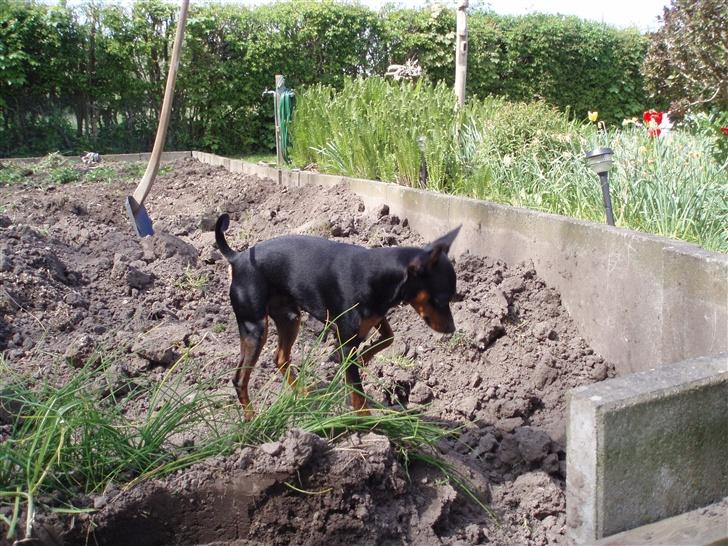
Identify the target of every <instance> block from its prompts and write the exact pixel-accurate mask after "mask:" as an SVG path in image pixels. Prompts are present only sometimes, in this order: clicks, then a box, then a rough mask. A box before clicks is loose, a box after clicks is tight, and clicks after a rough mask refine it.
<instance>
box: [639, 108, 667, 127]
mask: <svg viewBox="0 0 728 546" xmlns="http://www.w3.org/2000/svg"><path fill="white" fill-rule="evenodd" d="M642 121H644V122H645V123H649V124H651V122H654V123H655V125H659V124H660V123H662V112H658V111H657V110H647V112H645V113H644V114H643V115H642Z"/></svg>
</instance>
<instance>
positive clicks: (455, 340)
mask: <svg viewBox="0 0 728 546" xmlns="http://www.w3.org/2000/svg"><path fill="white" fill-rule="evenodd" d="M444 343H446V346H447V350H448V351H450V352H452V351H455V350H457V349H465V348H466V347H467V346H468V340H467V336H466V334H465V332H464V331H462V330H456V331H455V333H454V334H453V335H452V336H450V339H448V340H447V341H445V342H444Z"/></svg>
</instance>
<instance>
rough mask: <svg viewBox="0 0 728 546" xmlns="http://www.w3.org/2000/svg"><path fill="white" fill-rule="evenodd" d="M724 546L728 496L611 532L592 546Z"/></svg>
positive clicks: (727, 516) (727, 540)
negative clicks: (708, 503)
mask: <svg viewBox="0 0 728 546" xmlns="http://www.w3.org/2000/svg"><path fill="white" fill-rule="evenodd" d="M668 544H669V545H670V546H709V545H710V546H727V545H728V497H726V498H724V499H723V500H722V501H720V502H716V503H714V504H711V505H709V506H704V507H703V508H699V509H698V510H692V511H690V512H685V513H684V514H680V515H679V516H673V517H671V518H667V519H663V520H660V521H657V522H655V523H650V524H648V525H643V526H642V527H637V528H636V529H631V530H629V531H624V532H623V533H618V534H616V535H611V536H608V537H606V538H603V539H601V540H599V541H597V542H596V543H595V544H594V546H665V545H668Z"/></svg>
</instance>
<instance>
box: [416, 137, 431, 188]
mask: <svg viewBox="0 0 728 546" xmlns="http://www.w3.org/2000/svg"><path fill="white" fill-rule="evenodd" d="M426 145H427V138H426V137H425V136H424V135H420V136H418V137H417V147H418V148H419V149H420V187H422V188H426V187H427V179H428V178H429V175H428V173H427V159H426V158H425V148H426Z"/></svg>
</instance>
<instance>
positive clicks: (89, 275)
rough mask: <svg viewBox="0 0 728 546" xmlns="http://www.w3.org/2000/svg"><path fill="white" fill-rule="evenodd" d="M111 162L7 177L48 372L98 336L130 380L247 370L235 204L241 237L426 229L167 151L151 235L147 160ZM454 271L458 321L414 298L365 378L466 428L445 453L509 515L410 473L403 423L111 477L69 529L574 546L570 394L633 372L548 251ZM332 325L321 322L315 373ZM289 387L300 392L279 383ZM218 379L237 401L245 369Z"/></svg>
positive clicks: (4, 308)
mask: <svg viewBox="0 0 728 546" xmlns="http://www.w3.org/2000/svg"><path fill="white" fill-rule="evenodd" d="M110 165H111V166H113V167H114V168H115V169H116V170H117V172H118V173H119V175H118V180H117V181H116V182H114V183H111V184H109V183H95V184H90V183H86V184H76V185H66V186H47V185H45V179H44V177H43V176H41V175H33V174H30V173H29V175H28V177H27V178H26V183H25V184H22V185H14V186H10V187H1V188H0V194H1V195H2V208H0V351H2V352H4V354H5V359H6V361H7V363H8V364H9V365H10V367H11V368H12V369H14V370H15V371H17V372H19V373H21V374H23V375H24V376H25V377H27V378H28V381H29V382H31V383H36V382H37V383H39V382H41V381H46V380H50V381H52V382H57V383H62V382H64V381H66V380H68V378H70V377H72V376H73V374H74V373H76V371H77V368H78V367H80V366H81V365H82V364H83V362H84V361H85V360H86V359H87V358H88V357H89V356H90V355H91V354H92V353H93V351H94V350H95V349H98V348H104V349H105V350H110V349H113V350H114V351H116V352H117V353H119V354H121V355H122V356H121V357H120V358H119V359H118V360H117V362H116V363H115V364H114V368H113V370H112V375H114V374H115V377H117V379H118V380H119V381H122V380H128V379H129V378H136V377H143V378H145V379H154V378H161V377H162V375H163V374H164V373H165V371H166V367H168V366H169V365H170V364H172V363H173V362H175V361H176V360H177V358H179V356H180V354H181V352H182V351H183V350H184V349H185V347H188V346H190V345H192V344H196V348H195V358H197V359H199V360H200V362H204V363H205V364H204V366H200V367H199V369H197V370H196V373H198V374H202V375H207V376H208V377H214V376H220V375H221V374H222V373H224V372H225V371H226V370H230V377H232V370H233V366H234V365H235V364H236V361H237V360H236V359H237V356H238V355H237V351H238V346H239V345H238V340H237V336H236V331H237V328H236V325H235V321H234V317H233V314H232V310H231V307H230V304H229V301H228V296H227V291H228V283H229V278H228V272H227V267H226V266H227V263H226V262H225V260H224V259H223V258H222V257H221V256H220V254H219V252H218V251H217V250H216V249H215V248H214V246H213V242H214V234H213V232H212V229H213V227H214V222H215V220H216V218H217V216H218V215H219V213H220V212H229V213H230V214H231V229H230V231H229V232H228V234H227V236H228V241H229V242H230V243H231V246H233V248H243V247H245V246H247V245H252V244H255V242H257V241H261V240H264V239H266V238H269V237H272V236H275V235H280V234H285V233H308V234H314V235H319V236H323V237H328V238H331V239H337V240H342V241H348V242H352V243H356V244H362V245H367V246H390V245H410V246H417V245H422V244H424V243H426V241H422V240H421V239H420V238H419V237H418V235H417V234H416V233H414V232H412V231H410V229H409V228H408V226H407V219H406V218H397V217H396V216H393V215H390V214H389V210H388V208H387V207H386V206H383V207H380V208H379V209H378V210H366V209H365V208H364V206H363V204H362V203H361V201H360V200H359V199H358V198H357V197H356V196H355V195H353V194H351V193H350V192H348V191H347V190H346V189H345V188H343V187H337V188H333V189H326V188H322V187H305V188H296V189H282V188H279V187H277V186H276V185H275V183H274V182H273V181H271V180H261V179H258V178H256V177H251V176H245V175H240V174H232V173H229V172H227V171H225V170H223V169H222V168H215V167H210V166H207V165H204V164H201V163H199V162H196V161H194V160H192V159H186V160H180V161H176V162H173V163H170V164H168V165H167V166H166V169H165V171H166V172H165V174H164V175H163V176H160V177H159V178H158V180H157V181H156V183H155V187H154V188H153V190H152V193H151V195H150V199H149V200H148V201H147V209H148V210H149V214H150V216H151V218H152V219H153V221H154V227H155V230H156V235H155V236H154V237H153V238H148V239H144V240H139V239H137V238H136V236H135V235H134V234H133V231H132V228H131V224H130V221H129V219H128V218H127V216H126V214H125V213H124V211H123V207H122V203H123V199H124V197H125V196H126V195H129V194H131V193H132V191H133V188H134V186H135V184H136V181H137V180H136V178H134V177H132V176H129V175H125V169H127V168H129V167H128V166H125V165H123V164H115V165H114V164H110ZM29 168H30V169H31V170H32V169H33V167H32V166H30V167H29ZM79 168H87V167H79ZM454 264H455V270H456V273H457V279H458V290H457V292H458V294H457V301H456V302H454V303H453V304H452V308H453V313H454V316H455V322H456V326H457V328H458V330H457V332H456V333H455V334H453V335H451V336H442V335H439V334H436V333H434V332H433V331H432V330H430V329H429V328H428V327H427V326H426V325H425V324H424V322H422V320H421V319H420V318H419V317H418V316H417V315H416V313H415V312H414V311H413V310H412V309H411V308H410V307H400V308H397V309H394V310H393V311H392V312H391V315H390V323H391V325H392V328H393V330H394V332H395V342H394V344H393V345H392V347H390V348H389V349H387V351H386V352H383V353H380V355H378V357H377V358H376V359H375V360H374V361H373V362H372V363H371V364H370V366H369V368H368V371H367V372H366V374H365V378H364V386H365V390H366V391H367V393H368V395H369V396H371V397H372V398H373V399H375V400H376V401H378V402H380V403H383V404H385V405H394V406H397V407H407V408H418V409H420V410H421V411H422V412H423V413H424V414H425V415H426V416H428V417H429V418H434V419H437V420H439V421H443V422H445V423H446V424H447V425H448V426H453V427H456V426H459V427H462V434H461V435H460V436H459V438H457V439H453V440H452V441H450V442H449V443H447V444H446V445H443V446H442V448H443V449H444V451H445V456H446V457H447V458H449V459H450V460H452V461H456V462H457V464H459V465H460V467H461V468H462V469H464V470H465V472H466V473H467V474H468V475H469V476H470V478H471V480H473V483H474V485H475V487H476V489H477V490H478V491H480V493H481V494H483V495H484V496H485V497H488V496H489V497H490V503H489V504H490V507H491V509H492V510H493V513H494V514H495V517H493V516H490V515H488V514H487V513H485V512H484V511H483V510H482V509H481V508H479V507H478V506H476V505H475V504H474V503H472V501H470V500H469V499H468V498H467V496H466V495H464V494H463V493H461V492H460V491H458V490H456V489H455V488H453V487H452V486H451V485H449V484H447V483H445V482H444V481H443V480H441V479H440V477H439V476H438V474H437V472H436V471H435V470H434V469H432V468H427V467H424V466H421V465H410V467H405V466H404V463H403V461H401V460H399V459H398V456H397V454H396V450H395V449H393V447H392V445H391V444H390V443H389V441H388V440H387V439H386V438H385V437H383V436H380V435H378V434H375V433H369V434H357V435H352V436H349V437H347V438H344V439H342V440H340V441H339V442H337V443H335V444H333V445H330V444H328V443H326V442H325V441H324V440H322V439H320V438H318V437H315V436H312V435H310V434H307V433H304V432H301V431H297V430H294V431H291V432H290V433H288V434H287V435H286V436H285V437H284V438H282V439H281V440H280V441H278V442H274V443H271V444H266V445H264V446H260V447H257V448H253V447H241V448H240V449H238V450H237V451H236V452H235V453H234V454H233V455H231V456H229V457H225V458H220V459H215V460H211V461H207V462H205V463H202V464H199V465H197V466H196V467H193V468H191V469H189V470H187V471H184V472H180V473H177V474H175V475H173V476H169V477H167V478H165V479H163V480H152V481H147V482H143V483H141V484H140V485H138V486H136V487H135V488H133V489H131V490H130V491H124V492H121V491H119V490H115V489H113V488H112V489H110V490H107V491H106V492H105V493H104V494H103V495H100V496H98V497H96V498H94V499H93V504H94V506H95V507H96V508H98V511H97V512H96V513H95V514H93V515H91V516H88V517H85V518H81V520H82V521H80V522H79V520H78V519H76V520H74V522H73V523H74V526H73V528H72V529H71V530H70V531H69V530H68V527H69V526H70V523H68V522H66V524H67V525H66V528H65V529H64V530H63V531H58V534H60V535H63V533H68V534H66V535H65V540H66V542H67V543H68V544H75V543H78V542H79V541H85V540H88V542H89V543H90V544H95V543H98V544H136V545H138V546H139V545H142V544H190V543H201V544H253V543H255V544H323V543H326V544H340V543H348V544H418V545H419V544H484V543H495V544H504V543H508V544H549V543H564V542H566V537H565V532H566V529H565V514H564V509H565V503H564V477H565V461H564V457H565V456H564V426H565V425H564V419H565V400H564V398H565V393H566V391H567V390H569V389H571V388H573V387H575V386H578V385H583V384H587V383H591V382H594V381H600V380H603V379H605V378H606V377H608V376H612V375H613V374H614V372H613V366H612V365H611V364H609V363H608V362H605V361H604V359H603V358H601V357H600V356H599V355H597V354H595V353H594V352H593V351H592V350H591V349H590V348H589V347H588V346H587V344H586V343H585V342H584V340H583V339H582V338H580V337H579V335H578V333H577V330H576V327H575V325H574V323H573V322H572V320H571V319H570V317H569V316H568V314H567V313H566V311H565V309H564V307H563V306H562V304H561V300H560V297H559V294H558V293H557V292H556V291H555V290H553V289H552V288H549V287H548V286H546V284H545V283H544V282H543V281H542V280H541V279H540V278H539V276H538V274H537V273H536V271H535V270H534V268H533V267H532V265H531V264H528V263H526V264H505V263H502V262H499V261H497V260H492V259H489V258H487V257H479V256H473V255H469V254H465V255H461V256H457V257H455V258H454ZM320 330H321V325H320V324H317V323H316V321H314V320H313V319H309V320H306V321H305V322H304V327H303V328H302V332H301V335H300V337H299V340H298V342H297V343H296V346H295V347H294V354H293V362H294V365H295V364H296V363H297V362H300V359H301V357H302V354H305V352H306V351H307V350H308V349H310V347H311V346H312V345H313V344H314V343H315V339H316V336H317V334H318V333H319V332H320ZM276 343H277V338H276V335H275V329H274V328H273V327H272V328H271V334H270V335H269V338H268V343H267V345H266V347H265V348H264V350H263V353H262V356H261V359H260V361H259V363H258V366H257V368H256V370H255V371H254V373H253V379H252V381H251V386H250V392H251V395H252V397H253V400H254V403H258V404H261V403H263V402H262V401H261V399H262V398H263V394H264V393H263V392H262V390H263V389H264V388H266V389H270V388H271V387H270V385H271V376H275V375H276V374H277V372H276V371H275V366H274V364H273V362H272V357H271V355H272V354H273V350H274V348H275V345H276ZM329 365H330V364H329V363H324V367H326V366H329ZM272 384H273V385H274V387H273V388H274V389H280V388H282V386H281V381H280V379H279V378H278V377H276V378H275V382H274V383H272ZM219 388H220V389H221V390H225V392H228V391H229V394H230V396H231V398H232V397H233V390H232V388H231V387H230V384H229V382H227V381H225V382H221V384H220V386H219ZM145 410H146V408H144V407H130V408H128V411H127V413H128V414H129V415H130V416H132V417H133V416H134V415H135V414H136V413H137V412H141V411H145ZM0 426H7V424H3V423H2V422H0ZM2 438H3V436H2V431H1V430H0V441H2ZM91 524H93V525H91ZM1 540H2V539H0V541H1ZM49 540H50V539H49Z"/></svg>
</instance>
